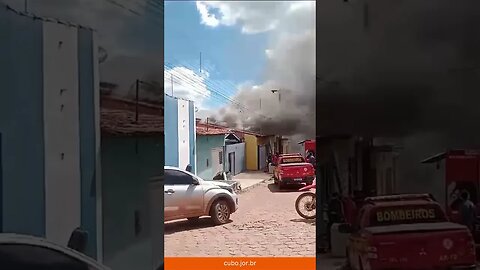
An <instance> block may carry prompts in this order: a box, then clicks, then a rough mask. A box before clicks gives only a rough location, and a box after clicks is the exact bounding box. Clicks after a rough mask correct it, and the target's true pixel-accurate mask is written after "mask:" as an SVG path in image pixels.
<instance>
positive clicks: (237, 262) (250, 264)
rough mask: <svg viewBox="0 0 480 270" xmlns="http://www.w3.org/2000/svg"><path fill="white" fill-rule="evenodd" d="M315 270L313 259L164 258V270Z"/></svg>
mask: <svg viewBox="0 0 480 270" xmlns="http://www.w3.org/2000/svg"><path fill="white" fill-rule="evenodd" d="M188 269H195V270H225V269H232V270H233V269H235V270H236V269H241V270H243V269H245V270H297V269H298V270H300V269H301V270H315V269H316V268H315V257H311V258H310V257H308V258H305V257H290V258H283V257H282V258H279V257H243V258H242V257H240V258H230V257H220V258H219V257H215V258H194V257H175V258H165V270H188Z"/></svg>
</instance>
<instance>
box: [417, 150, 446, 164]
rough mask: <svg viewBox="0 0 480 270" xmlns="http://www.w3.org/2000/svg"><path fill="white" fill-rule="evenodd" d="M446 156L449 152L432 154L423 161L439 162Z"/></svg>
mask: <svg viewBox="0 0 480 270" xmlns="http://www.w3.org/2000/svg"><path fill="white" fill-rule="evenodd" d="M446 156H447V152H443V153H439V154H436V155H434V156H431V157H429V158H426V159H424V160H422V161H421V163H435V162H439V161H440V160H442V159H445V157H446Z"/></svg>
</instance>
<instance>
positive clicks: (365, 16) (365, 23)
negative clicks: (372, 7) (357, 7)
mask: <svg viewBox="0 0 480 270" xmlns="http://www.w3.org/2000/svg"><path fill="white" fill-rule="evenodd" d="M369 16H370V14H369V10H368V3H366V2H365V4H364V5H363V29H364V30H365V31H367V30H368V27H369V26H370V18H369Z"/></svg>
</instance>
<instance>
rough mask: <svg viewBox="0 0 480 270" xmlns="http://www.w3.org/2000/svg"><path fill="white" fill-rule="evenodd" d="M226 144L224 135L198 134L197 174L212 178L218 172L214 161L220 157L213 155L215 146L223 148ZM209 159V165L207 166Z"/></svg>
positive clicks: (204, 177)
mask: <svg viewBox="0 0 480 270" xmlns="http://www.w3.org/2000/svg"><path fill="white" fill-rule="evenodd" d="M224 144H225V136H224V135H211V136H197V175H198V176H200V177H201V178H203V179H206V180H209V179H212V178H213V177H214V176H215V174H216V173H217V172H214V171H213V168H212V163H213V162H218V161H217V160H213V159H214V158H215V159H217V158H218V157H212V149H213V148H218V147H220V148H222V151H223V146H224ZM207 159H208V165H209V166H207Z"/></svg>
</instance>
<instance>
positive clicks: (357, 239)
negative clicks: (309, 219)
mask: <svg viewBox="0 0 480 270" xmlns="http://www.w3.org/2000/svg"><path fill="white" fill-rule="evenodd" d="M339 229H340V230H341V231H342V232H347V233H350V239H349V241H348V244H347V260H348V265H349V267H350V268H351V269H354V270H364V269H371V270H375V269H398V270H407V269H408V270H410V269H412V270H414V269H423V270H426V269H445V270H447V269H476V258H475V243H474V241H473V237H472V235H471V233H470V231H469V230H468V229H467V227H465V226H463V225H460V224H457V223H453V222H449V221H448V218H447V216H446V214H445V212H444V211H443V210H442V208H441V207H440V204H438V203H437V202H436V201H435V200H434V199H433V197H432V196H431V195H429V194H411V195H393V196H381V197H372V198H367V199H366V200H365V204H364V206H363V207H362V209H361V210H360V211H359V213H358V215H357V220H356V221H355V223H354V224H352V225H350V224H342V225H341V226H340V228H339Z"/></svg>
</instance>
